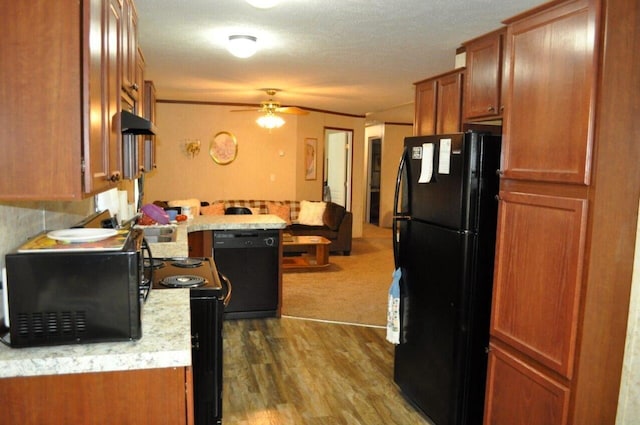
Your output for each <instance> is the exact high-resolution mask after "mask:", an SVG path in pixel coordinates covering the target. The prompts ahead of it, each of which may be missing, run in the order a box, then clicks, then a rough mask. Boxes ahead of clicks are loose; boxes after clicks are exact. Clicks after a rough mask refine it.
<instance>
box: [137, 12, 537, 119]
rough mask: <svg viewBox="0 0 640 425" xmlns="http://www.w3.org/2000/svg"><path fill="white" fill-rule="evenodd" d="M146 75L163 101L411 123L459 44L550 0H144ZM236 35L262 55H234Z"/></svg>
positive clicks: (140, 14)
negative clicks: (254, 2)
mask: <svg viewBox="0 0 640 425" xmlns="http://www.w3.org/2000/svg"><path fill="white" fill-rule="evenodd" d="M135 3H136V6H137V10H138V28H139V37H140V38H139V43H140V46H141V48H142V51H143V55H144V57H145V61H146V71H145V79H149V80H153V81H154V84H155V86H156V90H157V95H158V98H159V99H170V100H191V101H210V102H223V103H242V104H258V103H260V101H262V100H266V98H267V97H268V96H267V95H266V94H265V93H264V92H263V91H261V89H263V88H270V87H273V88H278V89H280V90H281V92H279V93H278V94H277V95H276V97H275V100H277V101H280V102H281V103H282V104H283V105H296V106H301V107H307V108H313V109H320V110H328V111H335V112H341V113H349V114H356V115H367V116H368V117H373V118H376V119H380V120H385V121H393V122H411V121H412V111H413V105H412V103H413V95H414V91H413V83H414V82H416V81H419V80H421V79H424V78H427V77H429V76H431V75H436V74H439V73H442V72H445V71H448V70H450V69H453V67H454V59H455V51H456V48H457V47H459V46H460V43H462V42H464V41H466V40H469V39H471V38H474V37H477V36H479V35H482V34H484V33H486V32H489V31H491V30H493V29H496V28H498V27H500V26H501V21H502V20H503V19H505V18H508V17H510V16H513V15H515V14H518V13H520V12H523V11H525V10H527V9H530V8H531V7H534V6H536V5H538V4H540V3H541V0H396V1H393V0H281V2H280V4H279V5H278V6H276V7H275V8H273V9H257V8H254V7H252V6H250V5H249V4H248V3H246V2H245V1H244V0H135ZM232 34H251V35H254V36H256V37H257V38H258V49H259V50H258V52H257V53H256V55H255V56H253V57H251V58H249V59H238V58H236V57H234V56H232V55H231V54H229V53H228V52H227V51H226V48H225V42H226V39H227V37H228V36H229V35H232Z"/></svg>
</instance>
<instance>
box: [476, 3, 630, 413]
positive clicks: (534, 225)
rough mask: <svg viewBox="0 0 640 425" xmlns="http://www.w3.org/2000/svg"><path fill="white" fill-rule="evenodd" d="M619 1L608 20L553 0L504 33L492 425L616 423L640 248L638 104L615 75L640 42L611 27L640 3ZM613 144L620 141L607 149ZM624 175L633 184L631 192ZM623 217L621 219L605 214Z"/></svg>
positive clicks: (588, 8) (590, 9)
mask: <svg viewBox="0 0 640 425" xmlns="http://www.w3.org/2000/svg"><path fill="white" fill-rule="evenodd" d="M607 3H608V2H607ZM613 3H616V2H612V3H610V4H609V8H608V9H602V10H601V2H600V1H599V0H569V1H556V2H552V3H548V4H545V5H543V6H541V7H539V8H536V9H533V10H531V11H529V12H525V13H523V14H521V15H519V16H516V17H514V18H512V19H510V20H508V21H507V22H506V23H507V24H508V30H507V40H506V61H505V65H506V69H505V78H506V85H505V87H506V93H505V94H506V96H505V98H504V105H505V110H504V122H503V131H504V133H503V164H502V174H503V175H502V180H501V187H500V201H499V217H498V235H497V245H496V260H495V266H496V268H495V277H494V296H493V306H492V318H491V347H490V352H489V367H488V378H487V396H486V408H485V424H486V425H513V424H528V425H565V424H575V425H579V424H587V423H589V424H591V423H592V424H611V425H613V424H614V421H615V407H616V402H617V390H618V387H619V378H620V372H621V361H622V353H623V350H624V339H625V326H624V323H626V312H627V309H628V289H629V285H630V270H629V266H628V264H629V263H627V262H628V261H629V256H631V258H632V255H633V247H632V245H631V244H630V243H629V242H628V241H627V240H626V239H632V238H626V237H625V236H623V235H624V234H625V231H624V229H627V228H633V227H632V226H630V225H629V224H628V223H626V222H620V221H619V220H626V221H629V220H631V221H633V223H634V224H633V225H635V221H636V218H637V202H638V198H637V194H638V190H640V184H639V183H638V181H640V180H638V179H637V177H638V172H637V171H633V175H631V174H632V173H631V170H632V168H637V163H636V162H637V161H638V156H639V155H638V148H637V147H635V148H634V147H632V143H635V142H632V141H630V140H628V137H625V131H622V132H621V130H623V129H624V128H627V129H629V128H633V126H636V128H637V125H636V124H635V123H634V120H635V119H634V118H633V116H632V115H633V114H632V111H633V109H634V108H637V105H638V101H637V100H636V99H633V97H636V98H637V96H634V95H633V94H630V93H624V91H625V89H624V78H625V77H624V76H623V75H620V74H617V73H618V72H619V71H620V69H625V68H627V69H633V66H631V65H629V66H627V65H626V64H627V63H630V62H631V61H632V60H635V66H637V63H638V59H631V56H626V57H625V56H624V54H623V53H622V52H620V50H624V49H623V47H624V48H628V46H629V45H631V46H633V45H634V42H633V41H630V40H633V36H634V35H633V31H635V34H636V37H637V34H638V29H637V28H636V29H635V30H630V31H631V35H630V36H626V38H625V36H622V35H620V34H617V33H616V32H617V31H620V30H621V29H617V30H616V29H615V28H616V26H617V25H612V22H617V21H614V17H613V14H615V13H616V12H618V16H616V17H615V19H616V20H618V19H621V17H622V16H624V15H628V16H626V17H624V18H623V19H621V20H623V21H625V22H626V23H627V25H630V28H632V27H633V22H634V19H636V22H637V19H638V16H639V15H638V14H639V13H640V11H639V10H638V9H639V8H640V6H638V3H637V2H635V4H634V2H633V1H626V2H624V1H623V2H617V3H616V5H615V6H612V5H613ZM630 12H632V13H631V14H630V15H629V13H630ZM634 16H635V18H634ZM601 30H602V31H606V32H607V36H608V37H609V38H607V37H601V33H600V31H601ZM614 33H615V35H613V34H614ZM611 37H613V38H611ZM601 40H607V42H605V43H604V44H601ZM637 44H638V40H637V39H636V40H635V46H636V48H637V47H638V46H637ZM601 54H602V56H601ZM628 54H630V53H628ZM601 57H602V62H600V58H601ZM599 72H601V73H603V74H602V76H601V79H598V75H599ZM606 74H609V75H606ZM616 75H617V76H616ZM606 77H608V78H611V79H612V82H611V83H607V82H606V81H607V80H605V78H606ZM637 80H638V78H636V81H637ZM607 86H610V87H607ZM614 99H620V101H621V102H622V104H623V105H630V104H631V105H633V104H634V103H635V106H632V107H631V108H630V109H628V110H625V109H620V110H619V111H618V113H619V114H620V115H619V117H618V118H619V122H616V120H615V119H610V118H608V117H607V115H608V114H611V113H612V112H613V111H612V110H611V108H612V107H613V108H615V106H614V103H610V104H609V102H614ZM618 125H620V126H622V127H620V128H617V127H616V126H618ZM616 133H618V136H622V138H617V139H615V138H611V135H612V134H616ZM615 145H617V146H618V147H617V148H616V147H615ZM629 148H631V150H630V151H631V152H633V153H634V154H635V158H634V157H633V156H632V157H629V155H628V154H627V153H626V152H625V151H626V150H629ZM620 167H622V168H620ZM595 170H597V174H595V172H596V171H595ZM616 170H617V171H616ZM625 171H629V177H631V178H634V176H635V178H636V181H635V182H633V183H629V184H627V183H626V181H627V176H625V175H623V174H621V173H624V172H625ZM603 173H604V174H603ZM607 173H613V174H614V175H607ZM629 195H632V196H631V198H632V199H631V200H627V199H626V198H627V197H629ZM634 195H635V196H634ZM613 200H615V201H616V203H615V204H612V203H611V202H612V201H613ZM633 204H635V206H633V209H629V206H630V205H633ZM616 208H623V209H624V211H625V212H624V213H621V215H620V217H618V219H615V218H612V217H607V216H606V214H607V212H609V213H611V214H617V211H616V212H613V211H611V210H612V209H616ZM627 226H629V227H627ZM606 233H609V234H610V237H609V239H610V240H607V238H606V236H605V234H606ZM621 237H622V239H624V242H622V241H621V240H620V238H621ZM596 240H598V241H599V242H600V244H596V243H595V242H596ZM631 242H632V241H631ZM622 245H624V247H623V246H622ZM609 251H616V255H617V254H622V253H624V254H623V255H624V256H625V260H622V259H621V258H617V257H616V255H609V254H608V253H609ZM603 255H604V256H607V258H609V259H610V260H611V261H612V262H613V263H616V262H623V263H624V264H625V270H626V272H628V273H629V274H628V275H623V274H622V273H619V274H618V272H617V271H614V270H613V269H612V268H613V267H614V264H607V263H606V262H603V261H600V260H599V257H601V256H603ZM626 272H625V273H626ZM596 276H598V277H597V278H596ZM627 278H628V280H626V279H627ZM625 297H626V304H625V303H624V300H625ZM616 301H618V302H620V304H616ZM620 310H622V311H620ZM598 340H599V341H600V342H598Z"/></svg>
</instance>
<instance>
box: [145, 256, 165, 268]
mask: <svg viewBox="0 0 640 425" xmlns="http://www.w3.org/2000/svg"><path fill="white" fill-rule="evenodd" d="M162 267H164V261H162V260H158V259H155V258H152V259H151V260H150V259H148V258H145V259H144V268H145V269H149V268H153V269H159V268H162Z"/></svg>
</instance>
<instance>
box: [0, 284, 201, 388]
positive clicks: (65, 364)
mask: <svg viewBox="0 0 640 425" xmlns="http://www.w3.org/2000/svg"><path fill="white" fill-rule="evenodd" d="M189 303H190V300H189V290H188V289H174V290H170V291H166V290H155V291H151V293H150V294H149V298H148V299H147V302H146V303H145V304H144V306H143V309H142V338H141V339H139V340H137V341H124V342H100V343H91V344H75V345H57V346H50V347H32V348H10V347H7V346H5V345H0V378H9V377H16V376H36V375H62V374H70V373H89V372H107V371H126V370H135V369H154V368H166V367H184V366H190V365H191V313H190V306H189Z"/></svg>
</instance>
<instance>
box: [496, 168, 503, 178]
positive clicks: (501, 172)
mask: <svg viewBox="0 0 640 425" xmlns="http://www.w3.org/2000/svg"><path fill="white" fill-rule="evenodd" d="M503 175H504V171H502V170H500V169H497V170H496V176H500V177H502V176H503Z"/></svg>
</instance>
